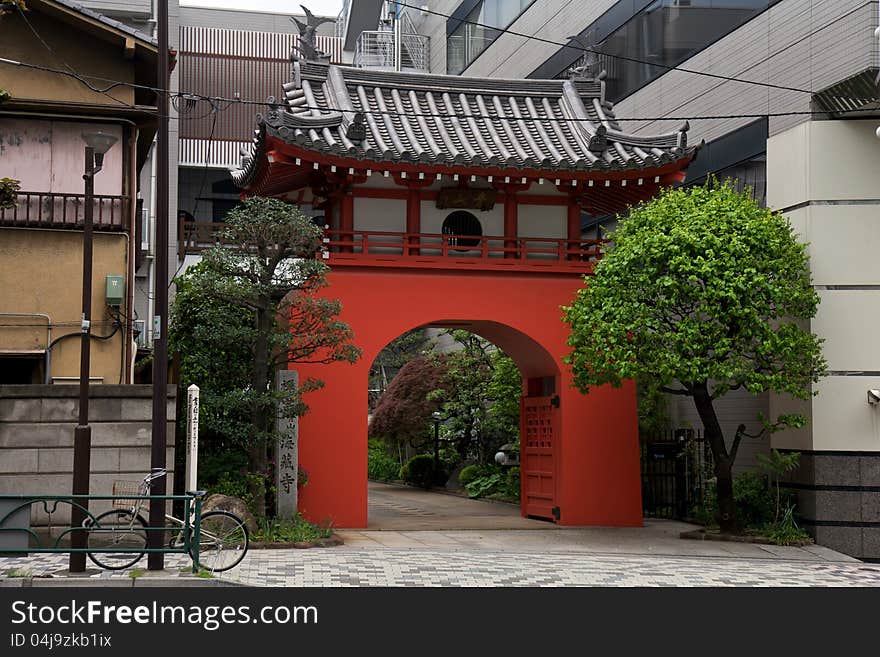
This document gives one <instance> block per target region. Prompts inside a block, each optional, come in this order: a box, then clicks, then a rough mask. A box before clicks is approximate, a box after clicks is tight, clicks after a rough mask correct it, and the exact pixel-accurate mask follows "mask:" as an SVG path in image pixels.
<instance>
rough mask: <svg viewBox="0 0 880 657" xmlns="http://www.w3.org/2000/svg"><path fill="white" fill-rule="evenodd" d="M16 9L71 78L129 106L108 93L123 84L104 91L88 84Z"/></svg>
mask: <svg viewBox="0 0 880 657" xmlns="http://www.w3.org/2000/svg"><path fill="white" fill-rule="evenodd" d="M15 8H16V9H17V10H18V14H19V16H21V18H22V20H24V22H25V23H26V24H27V26H28V29H30V31H31V32H32V33H33V35H34V36H35V37H37V40H38V41H39V42H40V43H42V44H43V47H44V48H45V49H46V50H48V51H49V53H50V54H51V55H52V56H53V57H54V58H55V59H57V60H58V61H59V62H61V63H62V64H63V65H64V67H65V68H66V69H67V70H68V71H69V72H70V75H71V76H73V77H74V78H76V79H77V80H79V81H80V82H81V83H82V84H84V85H85V86H87V87H88V88H89V89H91V90H92V91H94V92H95V93H99V94H103V95H104V96H107V98H109V99H111V100H113V101H115V102H117V103H120V104H122V105H127V104H128V103H126V102H125V101H124V100H120V99H119V98H116V97H115V96H112V95H110V94H109V93H108V92H109V91H110V89H113V88H114V87H118V86H120V85H121V84H122V83H117V84H113V85H111V86H109V87H107V88H106V89H103V90H102V89H97V88H96V87H94V86H92V85H91V84H90V83H89V82H88V80H86V79H84V78H83V77H81V76H80V75H79V73H77V72H76V71H75V70H74V69H73V67H72V66H71V65H70V64H68V63H67V61H66V60H65V59H64V58H63V57H61V55H59V54H58V53H57V52H55V50H54V49H53V48H52V46H50V45H49V44H48V43H46V40H45V39H43V37H42V36H40V33H39V32H37V30H36V28H35V27H34V26H33V24H32V23H31V22H30V20H29V19H28V17H27V14H25V12H24V9H22V6H21V5H20V4H16V5H15Z"/></svg>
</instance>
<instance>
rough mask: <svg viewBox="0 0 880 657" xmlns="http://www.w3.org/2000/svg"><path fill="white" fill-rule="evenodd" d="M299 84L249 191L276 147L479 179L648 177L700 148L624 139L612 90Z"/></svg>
mask: <svg viewBox="0 0 880 657" xmlns="http://www.w3.org/2000/svg"><path fill="white" fill-rule="evenodd" d="M293 77H294V79H293V80H292V81H291V82H289V83H287V84H285V85H284V88H283V91H284V97H283V100H282V102H281V103H279V104H275V105H274V106H273V107H271V108H270V111H269V112H268V114H267V115H266V116H259V115H258V117H257V123H258V125H257V128H256V130H255V132H254V143H253V145H252V147H251V149H250V151H249V152H243V153H242V161H241V165H240V167H239V168H238V169H235V170H233V171H232V176H233V179H234V180H235V182H236V183H237V184H238V185H239V186H241V187H247V186H248V185H249V184H250V183H251V182H252V181H253V179H254V177H255V176H256V174H257V171H258V169H259V168H260V167H261V160H263V159H264V158H265V153H266V150H267V148H266V143H265V141H266V138H267V136H268V137H272V138H275V139H278V140H281V141H283V142H286V143H288V144H292V145H295V146H297V147H299V149H303V150H307V151H314V152H316V153H319V154H322V155H328V156H338V157H342V158H346V159H348V160H351V159H354V160H362V161H365V162H375V163H381V162H389V163H391V162H393V163H412V164H420V163H421V164H427V165H443V166H448V167H452V168H458V167H462V168H465V167H466V168H468V169H470V170H472V169H474V168H493V169H498V168H501V169H505V170H512V171H515V170H537V171H547V172H564V171H570V172H583V173H592V172H603V171H627V170H643V169H651V168H656V167H659V166H662V165H664V164H668V163H671V162H675V161H681V160H684V161H685V163H687V162H689V161H690V160H691V159H692V158H693V156H694V154H695V152H696V150H697V148H698V147H688V146H687V130H688V125H687V124H686V123H685V124H684V125H683V126H682V127H681V128H680V129H679V130H677V131H675V132H671V133H667V134H662V135H656V136H644V135H633V134H628V133H626V132H624V131H622V130H621V128H620V125H619V124H618V122H617V120H616V119H615V117H614V113H613V112H612V105H611V103H610V102H608V101H606V100H605V83H604V81H603V80H602V79H568V80H504V79H493V78H467V77H454V76H441V75H427V74H422V73H408V72H406V73H401V72H393V71H384V70H373V69H360V68H351V67H344V66H336V65H328V64H325V63H319V62H313V61H308V62H307V61H299V60H297V61H295V62H294V75H293ZM600 78H601V76H600ZM274 102H275V101H274V99H270V104H274ZM279 105H280V106H279ZM487 117H489V118H487Z"/></svg>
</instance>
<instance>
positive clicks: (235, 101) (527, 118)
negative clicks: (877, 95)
mask: <svg viewBox="0 0 880 657" xmlns="http://www.w3.org/2000/svg"><path fill="white" fill-rule="evenodd" d="M398 4H399V5H400V6H402V7H408V8H410V9H415V10H418V11H424V12H426V13H430V14H434V15H437V16H440V17H444V18H448V19H451V18H453V17H452V16H451V15H450V14H444V13H442V12H438V11H435V10H431V9H427V8H422V7H417V6H415V5H410V4H407V3H406V2H398ZM861 9H862V6H860V7H855V8H853V9H852V10H850V11H848V12H846V13H845V14H842V15H841V16H838V17H837V18H835V19H834V20H832V21H830V22H828V23H826V24H824V25H823V26H822V27H820V28H818V29H817V30H816V31H815V32H813V33H811V34H809V35H807V36H806V37H803V38H802V39H798V40H797V41H794V42H792V43H790V44H788V45H787V46H786V47H785V48H783V50H782V51H785V50H788V49H789V48H791V47H793V46H795V45H797V44H798V43H801V42H802V41H803V40H805V39H807V38H811V37H812V36H814V35H815V34H816V33H818V32H820V31H822V30H824V29H827V28H828V27H830V26H832V25H833V24H835V23H837V22H839V21H841V20H843V19H845V18H846V17H847V16H849V15H850V14H852V13H854V12H856V11H859V10H861ZM19 11H20V10H19ZM454 20H458V21H460V22H462V23H468V24H472V25H475V26H478V27H483V28H486V29H491V30H495V31H498V32H501V33H506V34H510V35H512V36H518V37H522V38H525V39H532V40H535V41H539V42H543V43H548V44H550V45H556V46H559V47H568V48H573V49H576V50H580V51H582V52H585V53H586V52H592V53H596V54H600V55H604V56H607V57H612V58H617V59H623V60H626V61H631V62H635V63H640V64H647V65H650V66H657V67H660V68H665V69H667V70H669V71H672V70H675V71H679V72H682V73H690V74H693V75H702V76H707V77H711V78H715V79H719V80H722V81H726V82H740V83H743V84H752V85H757V86H763V87H768V88H775V89H780V90H784V91H796V92H799V93H808V94H812V93H813V92H812V91H811V90H809V89H800V88H797V87H786V86H784V85H774V84H771V83H767V82H759V81H757V80H743V79H741V78H736V77H733V76H725V75H719V74H715V73H708V72H706V71H695V70H693V69H686V68H681V67H680V66H668V65H664V64H657V63H656V62H649V61H645V60H640V59H636V58H631V57H625V56H623V55H612V54H606V53H602V52H601V51H597V50H594V49H591V48H585V47H582V46H576V45H572V44H570V43H560V42H557V41H552V40H550V39H544V38H543V37H539V36H536V35H529V34H524V33H521V32H516V31H514V30H510V29H507V28H504V29H501V28H496V27H493V26H491V25H486V24H483V23H478V22H476V21H468V20H465V19H458V18H456V19H454ZM37 37H38V38H39V35H37ZM782 51H780V52H782ZM0 62H3V63H7V64H13V65H18V66H25V67H28V68H34V69H38V70H44V71H48V72H52V73H60V74H62V75H69V76H71V77H73V78H75V79H77V80H78V81H79V82H81V83H82V84H84V85H86V86H87V87H88V88H89V89H91V90H92V91H95V92H97V93H105V92H106V91H108V90H110V89H112V88H114V87H116V86H120V85H123V86H128V87H131V88H134V89H143V90H147V91H152V92H155V93H160V92H163V91H164V90H162V89H159V88H158V87H151V86H148V85H140V84H135V83H131V82H123V81H119V80H111V79H108V78H101V77H97V76H89V77H91V78H92V79H94V80H100V81H103V82H108V83H110V84H109V85H108V86H107V87H106V88H104V89H98V88H97V87H95V86H94V85H92V84H90V83H89V82H88V81H87V80H85V79H84V78H83V77H82V76H81V75H80V74H79V73H77V72H76V71H74V70H73V69H72V68H71V69H70V71H62V70H58V69H51V68H48V67H43V66H39V65H35V64H29V63H25V62H19V61H15V60H10V59H6V58H2V57H0ZM65 65H66V66H68V68H70V67H69V65H67V64H66V63H65ZM111 98H112V96H111ZM177 98H182V99H184V100H193V99H200V100H207V101H208V102H211V103H212V110H211V112H210V113H209V114H206V115H205V117H207V116H209V115H210V114H213V113H214V112H215V111H225V110H227V109H229V107H231V106H232V105H234V104H244V105H256V106H259V107H267V106H268V107H274V108H287V105H286V104H285V103H267V102H265V101H255V100H245V99H241V98H225V97H222V96H206V95H203V94H196V93H191V92H177V93H176V94H173V95H172V96H171V99H172V104H174V100H175V99H177ZM114 100H116V101H117V102H120V103H122V104H123V105H125V106H126V107H128V108H131V109H136V108H137V106H136V105H128V104H125V103H123V102H122V101H119V100H118V99H116V98H114ZM220 102H225V103H227V106H226V107H223V108H220V107H218V106H217V105H215V103H220ZM175 107H177V105H175ZM298 107H300V108H302V109H308V110H318V111H323V112H332V111H338V110H337V109H336V108H330V107H317V106H308V105H307V106H302V105H300V106H298ZM858 111H862V110H860V109H851V110H841V111H839V112H835V114H846V113H847V112H858ZM362 113H366V114H373V115H387V116H420V117H435V118H459V117H458V116H457V115H455V114H444V113H421V112H420V113H409V112H396V111H393V110H363V111H362ZM827 114H828V113H827V112H821V111H800V112H774V113H766V112H765V113H760V114H759V113H754V114H721V115H706V116H684V117H678V116H663V117H629V118H615V119H614V120H616V121H618V122H620V121H626V122H646V123H647V122H658V121H698V120H706V121H708V120H730V119H741V118H742V119H749V118H763V117H785V116H825V115H827ZM472 116H473V118H481V119H486V120H503V119H502V118H501V117H497V116H492V115H482V114H472ZM205 117H199V118H205ZM169 118H172V119H176V120H182V119H181V117H169ZM189 118H192V117H189ZM518 118H519V119H520V120H524V121H542V120H546V119H544V118H543V117H535V116H522V117H518ZM556 120H560V121H566V122H578V121H592V119H588V118H562V119H556Z"/></svg>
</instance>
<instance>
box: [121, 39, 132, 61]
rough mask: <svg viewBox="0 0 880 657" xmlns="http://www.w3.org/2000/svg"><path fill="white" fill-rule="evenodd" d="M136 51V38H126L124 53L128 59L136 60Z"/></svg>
mask: <svg viewBox="0 0 880 657" xmlns="http://www.w3.org/2000/svg"><path fill="white" fill-rule="evenodd" d="M134 49H135V42H134V37H130V36H129V37H125V48H124V50H123V52H124V53H125V58H126V59H134Z"/></svg>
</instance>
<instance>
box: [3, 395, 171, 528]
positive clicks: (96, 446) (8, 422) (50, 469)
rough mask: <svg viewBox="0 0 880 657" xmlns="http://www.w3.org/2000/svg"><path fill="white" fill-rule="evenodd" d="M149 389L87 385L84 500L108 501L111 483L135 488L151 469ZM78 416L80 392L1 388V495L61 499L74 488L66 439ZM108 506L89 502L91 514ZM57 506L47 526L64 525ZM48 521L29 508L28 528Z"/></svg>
mask: <svg viewBox="0 0 880 657" xmlns="http://www.w3.org/2000/svg"><path fill="white" fill-rule="evenodd" d="M152 405H153V401H152V386H149V385H138V386H92V388H91V390H90V396H89V425H90V426H91V428H92V448H91V458H90V471H91V477H90V485H89V493H90V494H91V495H111V494H112V492H113V482H114V481H116V480H123V481H132V482H139V481H140V480H141V479H142V478H143V476H144V475H145V474H146V473H147V472H149V470H150V455H151V446H150V436H151V416H152ZM78 415H79V387H78V386H73V385H53V386H0V495H5V494H25V495H30V494H33V495H67V494H69V493H70V491H71V486H72V484H73V432H74V427H75V426H76V424H77V420H78ZM175 416H176V388H175V387H174V386H169V387H168V400H167V404H166V420H167V422H168V428H167V443H166V449H165V453H166V458H165V462H166V467H167V468H168V470H169V471H170V472H169V479H168V484H167V486H168V487H167V491H168V493H169V494H171V493H172V491H173V479H174V477H173V471H174V436H175ZM110 506H111V503H110V502H109V501H106V500H105V501H95V502H94V503H92V505H91V506H90V510H91V511H92V512H93V513H96V514H97V513H101V512H103V511H106V510H107V509H109V508H110ZM69 519H70V515H69V507H68V506H67V505H59V507H58V509H57V511H56V512H54V513H53V514H52V517H51V524H52V525H63V524H64V523H66V522H69ZM49 521H50V518H49V516H48V514H47V513H46V509H45V508H43V507H42V505H36V504H35V505H33V506H32V515H31V522H32V523H33V524H34V525H40V526H42V525H45V524H47V522H49Z"/></svg>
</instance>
